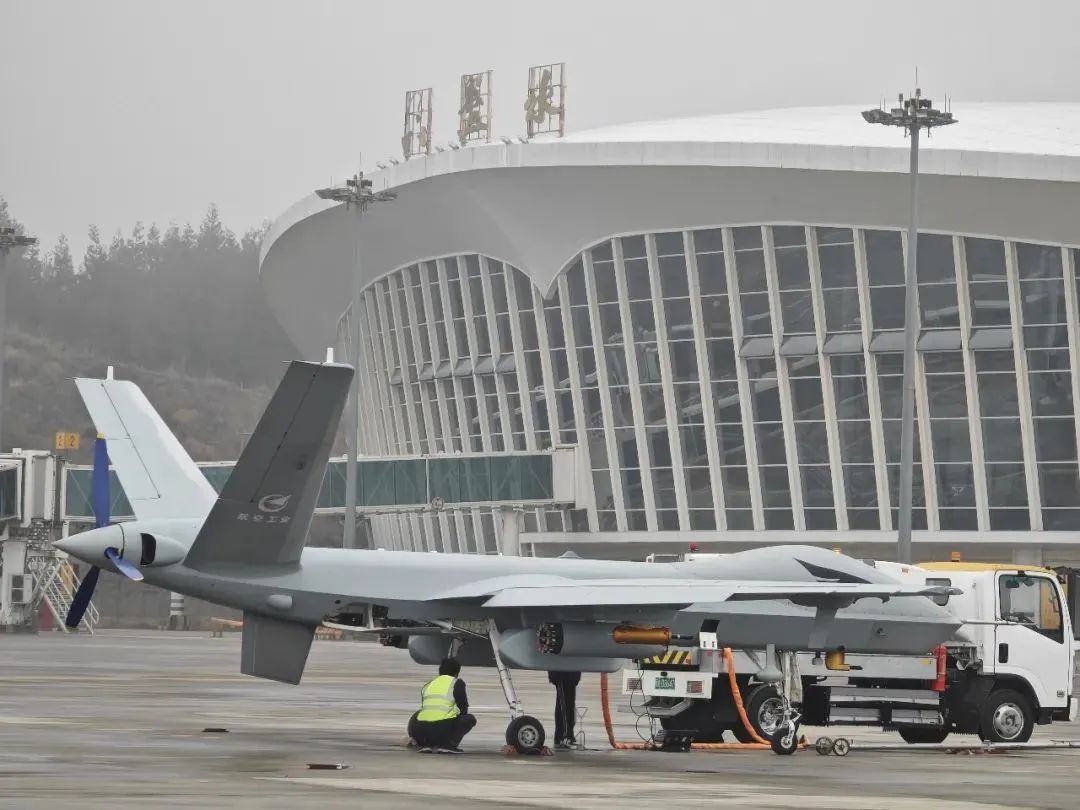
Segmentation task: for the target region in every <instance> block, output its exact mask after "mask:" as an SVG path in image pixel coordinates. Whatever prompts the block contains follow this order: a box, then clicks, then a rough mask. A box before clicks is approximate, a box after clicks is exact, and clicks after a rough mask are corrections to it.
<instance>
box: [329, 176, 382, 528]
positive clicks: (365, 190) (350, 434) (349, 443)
mask: <svg viewBox="0 0 1080 810" xmlns="http://www.w3.org/2000/svg"><path fill="white" fill-rule="evenodd" d="M315 193H316V194H317V195H318V196H319V198H320V199H323V200H333V201H334V202H339V203H345V207H346V209H352V210H354V211H355V212H356V223H355V225H354V226H353V239H354V241H353V247H354V251H355V255H354V256H353V266H352V302H351V304H350V313H351V315H352V317H351V318H350V321H351V323H352V329H350V330H349V331H350V332H351V334H352V339H353V358H352V359H353V385H352V394H351V396H350V397H349V411H348V414H349V415H348V419H347V420H346V421H347V422H348V427H347V429H346V431H345V532H344V537H343V542H342V545H343V546H344V547H345V548H356V465H357V463H358V462H359V459H360V306H361V300H360V299H361V292H362V288H363V284H362V278H361V275H360V223H361V221H362V220H363V216H364V212H365V211H367V207H368V206H369V205H370V204H371V203H373V202H386V201H388V200H392V199H394V198H395V197H396V196H397V195H396V194H394V193H393V192H392V191H375V190H374V189H372V185H371V181H370V180H365V179H364V173H363V172H357V173H356V174H355V175H354V176H353V177H350V178H349V179H348V180H346V181H345V185H344V186H334V187H332V188H320V189H318V190H316V192H315Z"/></svg>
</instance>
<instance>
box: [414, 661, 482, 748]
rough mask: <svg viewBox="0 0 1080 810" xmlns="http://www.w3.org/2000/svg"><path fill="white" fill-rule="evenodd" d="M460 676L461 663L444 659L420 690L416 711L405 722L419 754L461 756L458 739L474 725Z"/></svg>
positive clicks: (474, 719) (474, 721) (463, 682)
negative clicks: (433, 675) (431, 752)
mask: <svg viewBox="0 0 1080 810" xmlns="http://www.w3.org/2000/svg"><path fill="white" fill-rule="evenodd" d="M460 673H461V664H459V663H458V662H457V660H456V659H454V658H447V659H445V660H444V661H443V662H442V663H441V664H439V674H438V676H437V677H435V678H432V679H431V680H430V681H428V682H427V683H426V684H425V685H424V688H423V689H421V690H420V711H418V712H417V713H416V714H414V715H413V716H412V718H410V720H409V736H410V737H411V738H412V739H413V740H414V741H415V742H416V745H417V746H418V747H419V749H420V750H421V751H431V750H435V751H444V752H452V753H455V754H458V753H461V740H462V738H464V736H465V735H466V734H468V733H469V732H470V731H472V730H473V727H474V726H476V718H475V717H473V716H472V715H471V714H469V698H468V695H467V694H466V693H465V681H463V680H462V679H461V678H459V677H458V675H459V674H460Z"/></svg>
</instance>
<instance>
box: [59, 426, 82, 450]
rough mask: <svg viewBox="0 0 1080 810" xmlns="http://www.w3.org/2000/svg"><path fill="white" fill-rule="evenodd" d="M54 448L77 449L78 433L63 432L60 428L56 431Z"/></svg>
mask: <svg viewBox="0 0 1080 810" xmlns="http://www.w3.org/2000/svg"><path fill="white" fill-rule="evenodd" d="M56 449H57V450H78V449H79V434H78V433H65V432H64V431H62V430H58V431H57V432H56Z"/></svg>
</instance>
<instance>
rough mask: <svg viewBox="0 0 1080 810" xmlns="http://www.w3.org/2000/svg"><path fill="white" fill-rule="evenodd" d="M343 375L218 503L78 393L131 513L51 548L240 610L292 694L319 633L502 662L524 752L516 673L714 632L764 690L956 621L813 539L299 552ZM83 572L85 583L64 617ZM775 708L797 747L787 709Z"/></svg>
mask: <svg viewBox="0 0 1080 810" xmlns="http://www.w3.org/2000/svg"><path fill="white" fill-rule="evenodd" d="M352 375H353V370H352V368H351V367H349V366H344V365H337V364H331V363H326V364H319V363H307V362H294V363H291V364H290V366H289V368H288V370H287V371H286V373H285V376H284V378H283V380H282V382H281V384H280V385H279V387H278V389H277V391H276V392H275V393H274V395H273V397H272V399H271V401H270V404H269V405H268V406H267V408H266V411H265V412H264V413H263V415H262V418H261V419H260V421H259V424H258V426H257V428H256V430H255V432H254V433H253V434H252V435H251V438H250V440H249V441H248V443H247V446H246V447H245V448H244V451H243V453H242V454H241V456H240V459H239V461H238V462H237V464H236V466H235V468H234V469H233V471H232V473H231V475H230V476H229V479H228V480H227V481H226V483H225V486H224V487H223V489H222V491H221V494H220V495H218V494H216V493H215V492H214V490H213V488H212V487H211V486H210V484H209V483H208V482H207V480H206V478H205V477H204V476H203V474H202V472H201V471H200V470H199V468H198V467H197V466H196V465H195V464H194V462H192V460H191V458H190V457H189V456H188V455H187V453H186V452H185V451H184V449H183V448H182V447H181V445H180V442H179V441H178V440H177V439H176V437H175V436H173V434H172V433H171V432H170V431H169V430H168V428H167V427H166V426H165V424H164V422H163V421H162V420H161V418H160V417H159V416H158V414H157V412H156V411H155V410H154V409H153V407H152V406H151V405H150V403H149V402H148V401H147V399H146V397H145V396H144V395H143V393H142V391H141V390H140V389H139V388H138V387H137V386H136V385H135V384H134V383H131V382H127V381H121V380H113V379H104V380H101V379H78V380H76V384H77V386H78V389H79V393H80V394H81V395H82V398H83V401H84V402H85V403H86V406H87V409H88V410H89V412H90V415H91V417H92V419H93V421H94V424H95V426H96V427H97V429H98V431H99V432H100V433H101V434H103V435H104V436H105V438H106V440H107V443H108V451H109V456H110V459H111V462H112V464H113V466H114V468H115V470H116V473H117V475H118V477H119V479H120V482H121V483H122V485H123V487H124V492H125V493H126V495H127V498H128V500H129V501H130V502H131V505H132V507H133V510H134V513H135V518H136V519H135V520H133V521H130V522H127V523H119V524H115V525H111V526H106V527H103V528H99V529H94V530H91V531H87V532H83V533H81V534H78V535H74V536H71V537H68V538H65V539H63V540H61V541H58V542H57V544H56V545H57V546H58V547H59V548H60V549H62V550H63V551H66V552H68V553H69V554H71V555H72V556H74V557H76V558H78V559H80V560H83V561H84V562H87V563H90V564H91V565H93V566H95V567H97V568H99V569H105V570H110V571H114V572H117V573H120V574H122V575H124V576H127V577H129V578H131V579H134V580H144V579H145V581H146V582H148V583H150V584H152V585H156V586H158V587H161V588H164V589H166V590H169V591H176V592H178V593H182V594H186V595H188V596H194V597H197V598H200V599H205V600H207V601H209V602H212V603H215V604H218V605H225V606H228V607H232V608H236V609H239V610H242V611H243V614H244V621H243V635H242V644H241V664H240V668H241V671H242V672H243V673H244V674H247V675H254V676H257V677H260V678H269V679H272V680H276V681H282V682H285V683H293V684H295V683H298V682H299V681H300V678H301V675H302V674H303V671H304V666H305V664H306V662H307V657H308V651H309V649H310V646H311V641H312V638H313V637H314V633H315V629H316V628H317V627H318V626H319V625H320V624H324V623H332V624H335V625H345V626H349V627H357V628H358V629H361V630H367V631H369V632H380V633H383V634H388V635H392V636H394V637H397V638H399V639H405V640H407V641H406V642H405V644H406V646H407V647H408V649H409V651H410V653H411V654H412V656H413V658H414V659H415V660H417V661H420V662H422V663H437V662H438V660H439V659H440V658H442V657H443V656H445V655H446V654H447V653H448V652H449V651H450V650H451V649H453V650H454V652H455V654H456V655H457V656H458V657H459V658H460V659H461V660H462V663H464V664H466V665H488V666H495V667H496V668H497V669H498V672H499V676H500V682H501V683H502V686H503V690H504V693H505V695H506V698H507V702H508V704H509V706H510V710H511V715H512V722H511V724H510V727H509V728H508V729H507V741H508V743H509V744H511V745H514V746H515V747H517V748H519V750H530V749H534V748H537V747H539V746H542V744H543V739H544V730H543V727H542V726H541V724H540V723H539V722H538V721H537V720H536V719H535V718H532V717H529V716H527V715H525V713H524V711H523V710H522V707H521V705H520V703H519V702H518V700H517V698H516V695H515V692H514V688H513V683H512V681H511V679H510V673H509V668H511V667H512V668H518V669H538V670H549V671H550V670H571V671H586V672H590V671H591V672H611V671H615V670H616V669H618V668H619V667H620V666H622V664H623V662H624V661H625V659H627V658H636V657H641V656H646V655H653V654H656V653H659V652H662V651H663V650H665V649H667V648H669V647H672V646H694V645H696V644H697V643H698V634H699V633H702V632H710V633H716V634H717V635H718V637H719V638H720V639H721V640H722V642H723V643H724V644H725V645H727V646H731V647H736V648H753V649H761V648H765V649H767V650H769V651H770V652H771V653H773V654H774V655H773V658H772V659H769V660H768V662H767V663H766V665H765V666H764V667H763V668H762V671H761V672H760V673H759V678H760V679H762V680H766V681H769V680H770V679H771V681H772V682H776V681H779V680H780V674H779V673H778V672H777V671H776V667H775V665H774V664H773V661H774V660H775V650H822V651H828V650H835V649H840V648H842V649H846V650H849V651H853V652H856V651H857V652H888V653H923V652H926V651H927V650H929V649H931V648H932V647H934V646H935V645H936V644H938V643H940V642H942V641H944V640H945V639H947V638H949V637H950V636H951V635H952V634H953V632H954V631H955V630H956V629H957V628H958V626H959V623H958V622H957V620H956V619H955V618H954V617H952V616H951V615H950V614H949V613H947V612H946V611H945V610H944V609H942V608H940V607H938V606H937V605H935V604H934V603H933V602H932V601H931V600H930V599H928V598H897V597H927V596H935V595H942V594H944V593H947V592H955V591H953V590H952V589H948V588H940V587H921V586H912V585H905V584H901V583H900V582H898V581H896V580H895V579H893V578H891V577H890V576H888V575H887V574H885V573H883V572H880V571H878V570H876V569H875V568H873V567H871V566H869V565H866V564H864V563H862V562H859V561H857V560H854V559H851V558H849V557H845V556H843V555H841V554H838V553H835V552H832V551H827V550H824V549H820V548H816V547H813V546H777V547H773V548H762V549H754V550H751V551H743V552H738V553H734V554H730V555H726V556H724V557H722V558H718V559H716V560H708V561H704V560H699V561H695V562H693V563H663V564H646V563H637V562H617V561H605V560H585V559H579V558H547V559H546V558H536V557H510V556H483V555H468V554H431V553H416V552H395V551H382V550H378V551H368V550H346V549H331V548H305V547H304V541H305V538H306V536H307V531H308V527H309V524H310V522H311V517H312V514H313V512H314V509H315V504H316V499H317V496H318V493H319V489H320V486H321V483H322V480H323V475H324V472H325V468H326V464H327V460H328V458H329V454H330V449H331V445H332V443H333V438H334V435H335V432H336V430H337V426H338V422H339V420H340V417H341V412H342V408H343V406H344V403H345V399H346V396H347V392H348V389H349V384H350V380H351V378H352ZM96 579H97V575H96V572H94V571H92V572H91V575H88V576H87V577H86V578H85V579H84V582H83V585H82V586H80V589H79V592H78V593H77V594H76V598H75V599H74V601H73V605H72V609H71V614H70V615H69V617H68V622H69V624H73V625H75V626H77V624H78V622H79V620H80V619H81V616H82V613H83V612H84V611H85V609H86V606H87V605H88V604H89V601H90V598H91V596H92V591H93V586H94V583H95V582H96ZM785 705H786V707H787V711H788V715H787V718H788V721H789V722H788V723H787V733H785V734H783V737H784V739H786V741H787V747H791V748H793V740H794V732H795V722H796V720H797V715H796V713H795V712H794V710H793V709H791V707H790V702H789V701H787V700H786V698H785ZM780 736H781V735H780V734H779V733H778V736H777V739H779V738H780ZM776 747H777V745H776V744H774V748H776ZM780 747H781V748H782V747H784V746H783V745H781V746H780ZM778 750H779V749H778Z"/></svg>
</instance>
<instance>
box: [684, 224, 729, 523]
mask: <svg viewBox="0 0 1080 810" xmlns="http://www.w3.org/2000/svg"><path fill="white" fill-rule="evenodd" d="M683 253H684V254H685V255H686V274H687V277H688V279H689V285H690V318H691V321H692V323H693V330H694V356H695V358H696V359H697V372H698V388H699V392H700V393H699V396H700V397H701V420H702V424H704V426H705V452H706V455H707V457H708V459H709V480H710V483H711V485H712V501H713V518H714V520H715V521H716V528H717V530H719V531H724V530H726V529H727V512H726V510H725V509H724V506H725V500H724V488H723V486H722V485H721V480H722V479H721V473H720V448H719V446H718V444H717V439H716V410H715V408H714V407H713V403H712V386H711V385H710V382H709V379H710V378H709V357H708V353H707V352H708V346H707V345H706V342H705V322H704V316H703V314H702V311H701V278H700V276H699V275H698V265H697V249H696V247H695V245H694V234H693V232H691V231H686V232H684V233H683ZM730 298H731V295H730V290H729V293H728V299H729V300H730ZM730 312H731V309H730V307H729V309H728V313H729V317H730Z"/></svg>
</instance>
